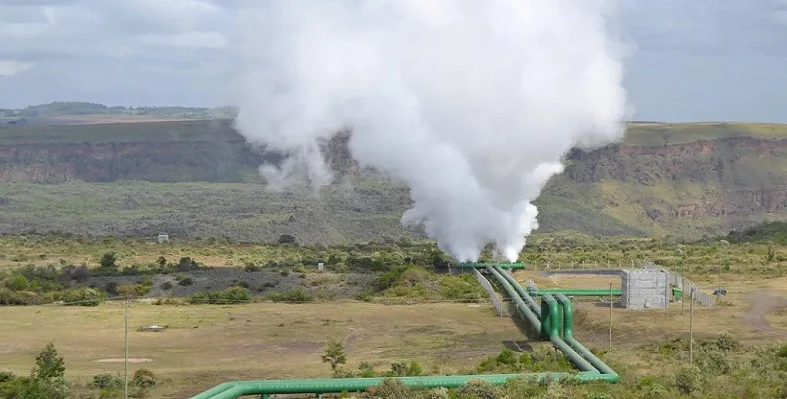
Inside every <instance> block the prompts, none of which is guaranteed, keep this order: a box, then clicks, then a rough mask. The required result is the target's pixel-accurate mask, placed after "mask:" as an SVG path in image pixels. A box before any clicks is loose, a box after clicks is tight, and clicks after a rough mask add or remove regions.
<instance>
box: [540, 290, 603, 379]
mask: <svg viewBox="0 0 787 399" xmlns="http://www.w3.org/2000/svg"><path fill="white" fill-rule="evenodd" d="M543 299H544V300H543V301H542V302H541V303H542V304H545V305H546V309H545V312H544V314H546V315H548V316H547V320H544V321H542V326H543V325H545V324H546V325H547V326H548V328H547V329H548V332H549V341H550V342H552V344H553V345H555V346H556V347H557V348H558V349H560V351H561V352H563V353H564V354H565V355H566V357H567V358H568V360H570V361H571V363H574V365H575V366H577V367H578V368H579V369H580V370H582V371H588V372H596V373H598V369H596V368H595V367H593V365H592V364H590V363H589V362H588V361H587V360H586V359H585V358H584V357H582V356H581V355H579V354H578V353H577V352H576V351H574V349H572V348H571V346H569V345H568V344H567V343H566V342H565V341H564V340H563V339H561V338H560V336H561V334H562V332H563V320H562V319H563V312H562V311H561V306H560V304H559V303H558V302H557V301H556V300H555V298H553V297H552V295H549V294H547V295H544V298H543ZM542 331H543V327H542Z"/></svg>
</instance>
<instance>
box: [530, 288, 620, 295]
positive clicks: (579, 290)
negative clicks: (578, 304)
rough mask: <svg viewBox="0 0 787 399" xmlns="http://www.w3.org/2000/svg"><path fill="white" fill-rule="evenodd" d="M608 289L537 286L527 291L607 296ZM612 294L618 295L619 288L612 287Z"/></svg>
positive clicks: (531, 292)
mask: <svg viewBox="0 0 787 399" xmlns="http://www.w3.org/2000/svg"><path fill="white" fill-rule="evenodd" d="M609 292H610V290H609V289H608V288H539V289H537V290H528V293H529V294H530V295H533V296H537V295H542V294H553V295H555V294H564V295H568V296H609ZM612 295H613V296H620V295H621V289H620V288H613V289H612Z"/></svg>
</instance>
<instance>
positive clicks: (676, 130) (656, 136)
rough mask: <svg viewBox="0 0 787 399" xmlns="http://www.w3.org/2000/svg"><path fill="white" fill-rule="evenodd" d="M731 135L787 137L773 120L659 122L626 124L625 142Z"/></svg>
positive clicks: (660, 142)
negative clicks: (752, 121)
mask: <svg viewBox="0 0 787 399" xmlns="http://www.w3.org/2000/svg"><path fill="white" fill-rule="evenodd" d="M732 137H755V138H761V139H785V138H787V124H773V123H734V122H731V123H722V122H719V123H663V124H662V123H659V124H637V123H634V124H630V125H629V127H628V129H627V131H626V138H625V140H624V143H625V144H627V145H645V146H653V145H668V144H683V143H690V142H694V141H705V140H716V139H725V138H732Z"/></svg>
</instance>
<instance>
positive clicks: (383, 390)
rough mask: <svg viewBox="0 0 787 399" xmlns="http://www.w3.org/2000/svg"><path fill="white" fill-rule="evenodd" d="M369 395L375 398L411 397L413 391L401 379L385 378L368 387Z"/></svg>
mask: <svg viewBox="0 0 787 399" xmlns="http://www.w3.org/2000/svg"><path fill="white" fill-rule="evenodd" d="M369 392H370V395H369V396H370V397H371V398H375V399H411V398H412V397H413V393H412V392H411V391H410V389H409V388H407V387H406V386H405V385H404V384H403V383H402V382H401V381H399V380H395V379H391V378H386V379H384V380H383V382H382V383H381V384H380V385H378V386H376V387H374V388H370V389H369Z"/></svg>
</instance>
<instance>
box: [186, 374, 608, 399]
mask: <svg viewBox="0 0 787 399" xmlns="http://www.w3.org/2000/svg"><path fill="white" fill-rule="evenodd" d="M394 379H396V380H399V381H401V382H402V383H403V384H404V385H405V386H407V387H410V388H413V389H422V388H438V387H445V388H458V387H461V386H462V385H464V384H466V383H467V382H468V381H471V380H476V379H479V380H485V381H489V382H490V383H492V384H494V385H502V384H504V383H505V382H506V381H508V380H512V379H524V380H526V381H535V382H541V381H548V380H553V381H554V380H561V379H575V380H577V381H579V382H588V381H599V380H600V381H609V382H616V381H612V380H611V379H610V377H609V376H606V375H604V374H601V373H598V372H593V371H586V372H580V373H567V372H561V373H529V374H486V375H484V374H477V375H457V376H432V377H397V378H394ZM384 380H385V379H384V378H330V379H313V380H267V381H238V382H226V383H224V384H221V385H219V386H217V387H215V388H213V389H211V390H208V391H205V392H203V393H200V394H198V395H196V396H192V397H191V399H237V398H239V397H241V396H245V395H270V394H291V393H300V394H303V393H314V394H323V393H341V392H345V391H346V392H361V391H366V390H368V389H369V388H371V387H375V386H377V385H379V384H381V383H382V382H383V381H384ZM218 388H221V389H219V390H217V389H218Z"/></svg>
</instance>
